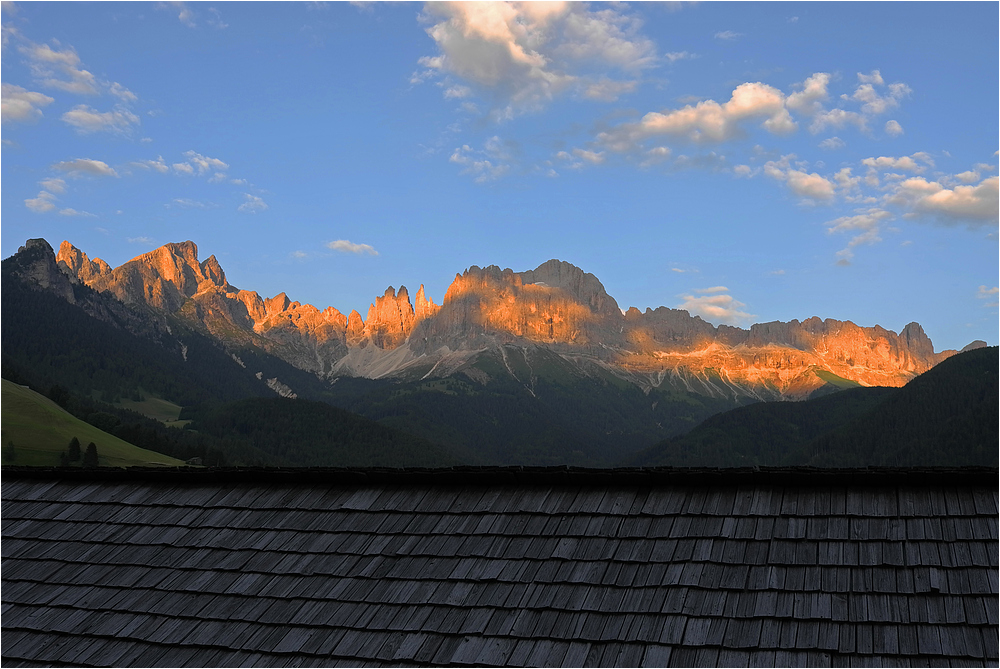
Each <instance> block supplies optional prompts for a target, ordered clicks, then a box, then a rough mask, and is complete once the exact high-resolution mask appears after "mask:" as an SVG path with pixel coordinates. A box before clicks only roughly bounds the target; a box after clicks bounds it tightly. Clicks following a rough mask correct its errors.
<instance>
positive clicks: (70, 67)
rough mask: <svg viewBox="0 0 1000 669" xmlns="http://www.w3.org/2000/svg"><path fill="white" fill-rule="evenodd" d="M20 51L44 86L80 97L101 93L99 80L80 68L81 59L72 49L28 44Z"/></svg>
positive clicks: (33, 74)
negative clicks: (58, 49)
mask: <svg viewBox="0 0 1000 669" xmlns="http://www.w3.org/2000/svg"><path fill="white" fill-rule="evenodd" d="M19 50H20V51H21V53H23V54H24V55H26V56H27V57H28V61H29V66H30V67H31V73H32V76H34V77H35V79H37V80H38V81H39V83H41V84H42V85H43V86H47V87H49V88H56V89H59V90H63V91H67V92H69V93H77V94H80V95H97V94H98V93H99V92H100V90H99V87H98V83H97V79H96V78H95V77H94V75H93V74H91V73H90V72H88V71H87V70H84V69H82V68H81V67H80V65H81V62H80V57H79V56H78V55H77V54H76V51H74V50H73V49H72V48H67V49H64V50H62V51H56V50H54V49H53V48H52V47H50V46H49V45H47V44H33V43H28V44H26V45H24V46H21V47H19Z"/></svg>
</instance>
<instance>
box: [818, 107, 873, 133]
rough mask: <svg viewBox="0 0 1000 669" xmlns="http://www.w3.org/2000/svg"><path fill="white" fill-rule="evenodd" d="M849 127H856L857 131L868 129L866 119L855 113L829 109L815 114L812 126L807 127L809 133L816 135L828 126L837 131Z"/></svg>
mask: <svg viewBox="0 0 1000 669" xmlns="http://www.w3.org/2000/svg"><path fill="white" fill-rule="evenodd" d="M849 125H853V126H856V127H857V128H858V129H859V130H864V129H865V128H867V127H868V119H866V118H865V117H864V116H862V115H861V114H859V113H857V112H852V111H845V110H843V109H831V110H829V111H822V112H819V113H818V114H816V116H815V118H814V119H813V122H812V124H811V125H810V126H809V132H811V133H813V134H816V133H819V132H822V131H823V130H825V129H826V128H827V127H828V126H829V127H833V128H838V129H839V128H845V127H847V126H849Z"/></svg>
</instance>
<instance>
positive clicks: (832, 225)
mask: <svg viewBox="0 0 1000 669" xmlns="http://www.w3.org/2000/svg"><path fill="white" fill-rule="evenodd" d="M893 218H894V216H893V215H892V213H891V212H888V211H886V210H884V209H878V208H871V209H867V210H859V211H857V212H856V213H855V215H854V216H842V217H840V218H838V219H835V220H833V221H829V222H828V223H827V224H826V226H827V228H826V229H827V232H828V233H830V234H834V233H842V232H849V233H853V234H854V236H853V237H852V238H851V240H850V241H849V242H848V243H847V247H846V248H844V249H841V250H840V251H837V264H838V265H844V266H846V265H850V264H851V260H852V259H853V258H854V249H855V247H857V246H862V245H871V244H877V243H878V242H880V241H882V238H881V237H880V236H879V235H880V232H881V229H880V228H881V224H882V223H883V222H884V221H888V220H892V219H893Z"/></svg>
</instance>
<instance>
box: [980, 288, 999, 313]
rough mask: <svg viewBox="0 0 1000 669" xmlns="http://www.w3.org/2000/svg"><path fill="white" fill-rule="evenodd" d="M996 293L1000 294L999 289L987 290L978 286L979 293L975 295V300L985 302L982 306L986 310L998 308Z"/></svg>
mask: <svg viewBox="0 0 1000 669" xmlns="http://www.w3.org/2000/svg"><path fill="white" fill-rule="evenodd" d="M998 293H1000V287H997V286H993V287H992V288H987V287H986V286H980V287H979V291H978V292H977V293H976V298H978V299H980V300H986V303H985V304H983V306H984V307H986V308H987V309H992V308H994V307H997V306H1000V303H998V302H997V294H998Z"/></svg>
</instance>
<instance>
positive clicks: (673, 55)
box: [663, 51, 698, 63]
mask: <svg viewBox="0 0 1000 669" xmlns="http://www.w3.org/2000/svg"><path fill="white" fill-rule="evenodd" d="M663 57H664V58H666V59H667V60H669V61H670V62H671V63H675V62H677V61H678V60H691V59H694V58H697V57H698V56H696V55H695V54H693V53H688V52H687V51H671V52H670V53H665V54H663Z"/></svg>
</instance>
